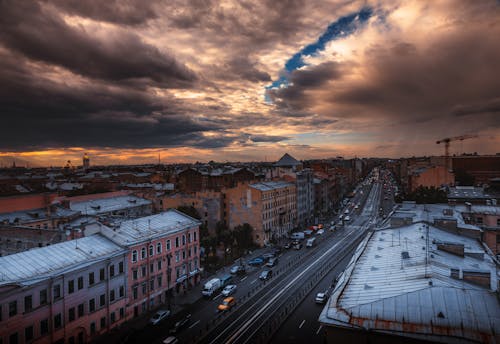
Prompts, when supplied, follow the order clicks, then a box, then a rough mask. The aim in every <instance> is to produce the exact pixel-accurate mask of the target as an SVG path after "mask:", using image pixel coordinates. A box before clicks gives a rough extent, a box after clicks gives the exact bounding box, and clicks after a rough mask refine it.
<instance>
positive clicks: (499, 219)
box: [497, 218, 500, 227]
mask: <svg viewBox="0 0 500 344" xmlns="http://www.w3.org/2000/svg"><path fill="white" fill-rule="evenodd" d="M497 227H500V218H498V219H497Z"/></svg>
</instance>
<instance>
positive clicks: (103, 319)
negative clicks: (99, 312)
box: [101, 317, 106, 328]
mask: <svg viewBox="0 0 500 344" xmlns="http://www.w3.org/2000/svg"><path fill="white" fill-rule="evenodd" d="M105 327H106V317H102V318H101V328H105Z"/></svg>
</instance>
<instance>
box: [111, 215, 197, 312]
mask: <svg viewBox="0 0 500 344" xmlns="http://www.w3.org/2000/svg"><path fill="white" fill-rule="evenodd" d="M199 225H200V222H199V221H198V220H196V219H193V218H191V217H189V216H187V215H185V214H183V213H181V212H179V211H177V210H172V209H171V210H168V211H165V212H162V213H159V214H156V215H151V216H147V217H142V218H138V219H134V220H129V221H125V222H122V223H121V224H118V225H116V226H114V227H113V226H111V227H109V228H107V227H106V228H103V229H102V230H101V233H102V234H103V235H104V236H106V237H108V238H109V239H110V240H112V241H114V242H115V243H117V244H119V245H120V246H122V247H126V248H127V251H128V255H127V275H128V281H127V308H126V317H127V318H131V317H137V316H139V315H140V314H142V313H144V312H147V311H149V310H151V309H154V308H156V307H157V306H159V305H161V304H164V303H167V304H168V303H169V302H170V297H171V296H172V295H174V293H180V292H183V291H184V290H185V289H187V288H190V287H191V286H192V285H193V284H195V283H198V282H199V262H200V245H199V239H200V238H199Z"/></svg>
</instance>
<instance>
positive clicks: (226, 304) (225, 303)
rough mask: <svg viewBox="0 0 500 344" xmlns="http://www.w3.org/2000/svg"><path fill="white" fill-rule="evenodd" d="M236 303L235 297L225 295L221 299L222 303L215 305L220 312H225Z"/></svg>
mask: <svg viewBox="0 0 500 344" xmlns="http://www.w3.org/2000/svg"><path fill="white" fill-rule="evenodd" d="M235 304H236V299H235V298H234V297H232V296H230V297H226V298H225V299H224V300H222V303H221V304H220V305H219V306H217V310H218V311H220V312H225V311H228V310H230V309H231V308H232V307H233V306H234V305H235Z"/></svg>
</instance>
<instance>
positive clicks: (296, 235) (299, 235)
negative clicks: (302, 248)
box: [290, 232, 305, 240]
mask: <svg viewBox="0 0 500 344" xmlns="http://www.w3.org/2000/svg"><path fill="white" fill-rule="evenodd" d="M304 237H305V235H304V232H295V233H292V235H291V236H290V238H291V239H293V240H302V239H304Z"/></svg>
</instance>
